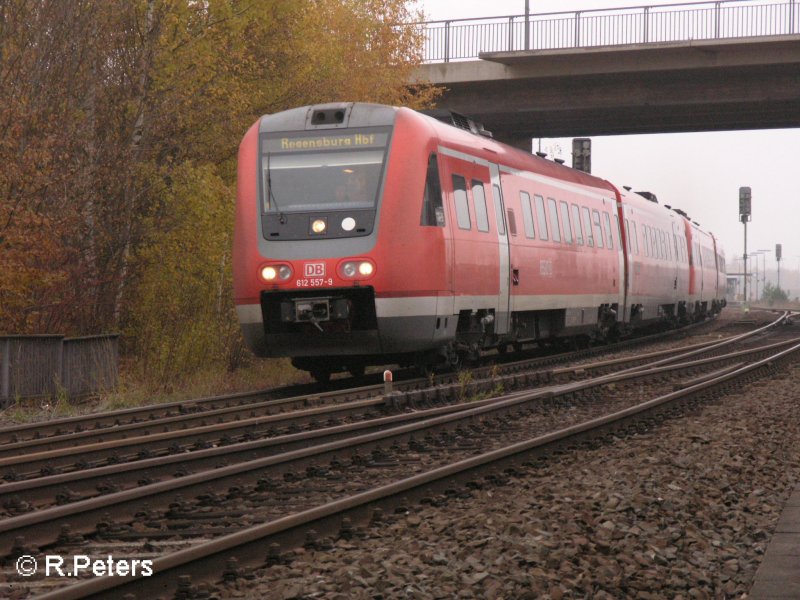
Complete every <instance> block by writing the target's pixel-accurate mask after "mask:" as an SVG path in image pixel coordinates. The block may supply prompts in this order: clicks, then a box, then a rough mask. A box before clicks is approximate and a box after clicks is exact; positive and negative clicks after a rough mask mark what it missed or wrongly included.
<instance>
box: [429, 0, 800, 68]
mask: <svg viewBox="0 0 800 600" xmlns="http://www.w3.org/2000/svg"><path fill="white" fill-rule="evenodd" d="M798 4H800V0H785V1H783V2H775V1H774V0H773V1H771V2H769V1H767V0H721V1H719V2H693V3H684V4H670V5H659V6H639V7H626V8H609V9H602V10H583V11H576V12H556V13H541V14H535V15H534V14H531V15H527V16H526V15H510V16H503V17H492V18H473V19H457V20H449V21H431V22H429V23H422V24H418V25H417V26H422V27H424V30H425V49H424V59H425V62H449V61H451V60H465V59H474V58H478V57H479V55H480V54H481V53H484V52H504V51H515V50H551V49H552V50H555V49H565V48H591V47H598V46H617V45H625V44H650V43H663V42H680V41H683V42H686V41H693V40H713V39H732V38H742V37H762V36H774V35H792V34H795V33H800V7H798Z"/></svg>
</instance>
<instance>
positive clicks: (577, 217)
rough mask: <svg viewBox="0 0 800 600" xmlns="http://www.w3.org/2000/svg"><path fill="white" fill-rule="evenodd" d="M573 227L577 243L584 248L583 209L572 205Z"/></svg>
mask: <svg viewBox="0 0 800 600" xmlns="http://www.w3.org/2000/svg"><path fill="white" fill-rule="evenodd" d="M572 227H573V233H574V234H575V235H574V237H575V241H576V242H578V245H580V246H583V230H582V229H581V209H579V208H578V205H577V204H573V205H572Z"/></svg>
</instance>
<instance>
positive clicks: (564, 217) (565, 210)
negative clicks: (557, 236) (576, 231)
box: [558, 200, 574, 244]
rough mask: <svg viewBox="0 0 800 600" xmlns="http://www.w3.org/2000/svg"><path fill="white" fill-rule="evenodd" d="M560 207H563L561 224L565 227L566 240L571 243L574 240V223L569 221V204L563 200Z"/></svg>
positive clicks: (559, 204)
mask: <svg viewBox="0 0 800 600" xmlns="http://www.w3.org/2000/svg"><path fill="white" fill-rule="evenodd" d="M558 208H560V209H561V226H562V227H563V228H564V241H565V242H566V243H567V244H571V243H572V240H573V237H574V236H573V235H572V224H571V223H570V221H569V206H568V205H567V203H566V202H564V201H563V200H562V201H561V202H559V203H558Z"/></svg>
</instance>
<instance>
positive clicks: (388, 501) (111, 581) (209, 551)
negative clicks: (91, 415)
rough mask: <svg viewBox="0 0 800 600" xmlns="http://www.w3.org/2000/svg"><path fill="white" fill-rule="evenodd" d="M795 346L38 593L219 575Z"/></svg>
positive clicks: (738, 373)
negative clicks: (129, 567)
mask: <svg viewBox="0 0 800 600" xmlns="http://www.w3.org/2000/svg"><path fill="white" fill-rule="evenodd" d="M798 351H800V344H797V345H795V346H793V347H791V348H788V349H785V350H782V351H781V352H778V353H776V354H774V355H771V356H769V357H767V358H764V359H761V360H759V361H757V362H755V363H752V364H749V365H746V366H743V367H740V368H739V369H737V370H735V371H733V372H729V373H726V374H723V375H721V376H719V377H718V378H716V379H713V380H709V381H704V382H701V383H697V384H696V385H693V386H691V387H688V388H685V389H682V390H678V391H674V392H671V393H668V394H665V395H662V396H659V397H657V398H654V399H651V400H648V401H646V402H643V403H641V404H639V405H636V406H634V407H630V408H627V409H624V410H620V411H617V412H615V413H612V414H610V415H606V416H604V417H601V418H598V419H593V420H591V421H586V422H584V423H581V424H578V425H574V426H572V427H568V428H565V429H562V430H560V431H556V432H553V433H551V434H547V435H544V436H539V437H536V438H533V439H530V440H527V441H524V442H519V443H515V444H512V445H509V446H506V447H504V448H501V449H497V450H493V451H491V452H487V453H483V454H481V455H478V456H475V457H472V458H469V459H466V460H462V461H459V462H457V463H453V464H450V465H447V466H444V467H439V468H436V469H433V470H430V471H428V472H425V473H420V474H417V475H414V476H412V477H408V478H406V479H403V480H400V481H397V482H394V483H391V484H388V485H384V486H380V487H377V488H374V489H372V490H369V491H366V492H362V493H360V494H356V495H353V496H351V497H348V498H343V499H340V500H336V501H333V502H330V503H328V504H325V505H322V506H319V507H316V508H313V509H310V510H306V511H302V512H300V513H296V514H293V515H289V516H286V517H284V518H280V519H276V520H274V521H271V522H269V523H264V524H261V525H257V526H254V527H250V528H248V529H245V530H242V531H239V532H236V533H233V534H229V535H226V536H224V537H221V538H218V539H215V540H212V541H209V542H206V543H203V544H199V545H196V546H193V547H191V548H187V549H184V550H180V551H178V552H174V553H172V554H169V555H166V556H163V557H161V558H156V559H155V560H154V561H153V565H152V568H153V574H152V576H150V577H142V576H128V577H101V578H97V579H93V580H89V581H85V582H81V583H77V584H74V585H71V586H69V587H67V588H63V589H60V590H57V591H54V592H52V593H48V594H45V595H43V596H41V600H53V599H56V598H59V599H62V600H70V599H73V598H75V599H77V598H119V597H120V596H121V595H122V594H125V593H130V594H135V596H132V597H139V598H146V597H152V595H153V594H155V595H160V594H163V593H164V592H165V591H166V590H174V589H175V588H176V587H177V585H178V582H179V581H180V580H181V579H182V578H185V577H186V574H187V572H189V571H191V572H193V573H200V574H201V575H203V576H204V577H205V578H208V576H209V574H214V576H216V577H219V576H220V575H221V574H222V573H223V572H224V570H225V569H226V568H228V567H229V566H230V559H231V557H232V556H233V557H235V558H236V560H237V565H238V566H242V565H262V564H264V563H265V562H266V559H267V558H268V557H265V549H266V548H271V551H270V555H273V554H275V546H274V545H275V544H279V543H280V544H283V546H284V547H286V546H290V545H295V544H298V543H300V542H301V541H302V539H303V538H304V536H305V534H306V533H307V531H308V530H310V529H312V528H313V529H315V530H316V531H320V530H326V531H327V530H331V529H334V530H335V528H336V527H337V526H338V525H339V524H340V523H341V522H342V520H343V519H344V518H345V517H347V518H351V517H352V518H359V517H362V518H363V516H364V515H365V514H367V509H368V507H370V506H375V505H376V504H381V505H382V506H387V505H388V506H396V505H397V503H398V502H406V501H407V498H408V497H410V496H411V495H419V494H420V493H430V490H431V489H441V488H442V487H450V488H452V487H454V486H455V485H457V484H459V483H462V482H464V481H467V480H470V479H474V477H476V476H477V474H480V473H481V472H484V471H485V470H486V469H497V468H498V467H499V466H501V465H505V464H509V463H510V464H512V465H513V464H516V463H518V462H520V461H523V460H525V458H526V457H528V456H530V455H531V453H534V452H535V453H541V452H546V451H547V450H548V449H551V448H554V447H557V446H563V445H565V444H567V443H569V442H570V441H574V440H579V439H582V438H584V437H586V436H593V435H597V434H598V432H604V431H608V430H612V431H618V430H619V429H620V428H621V427H622V426H624V425H626V424H629V423H630V422H632V421H636V420H639V419H642V418H643V417H645V416H648V415H653V414H658V413H660V412H663V411H664V410H665V409H667V408H668V407H669V406H670V405H673V404H676V403H679V402H686V401H689V399H690V398H692V397H693V396H694V395H696V394H701V393H703V392H708V391H709V390H712V389H713V388H715V387H717V386H720V385H722V384H724V383H727V382H732V381H734V380H736V379H739V378H741V377H744V376H747V375H750V374H754V373H755V372H756V370H758V369H764V368H772V367H774V366H775V364H776V363H778V362H779V361H782V360H784V359H787V358H788V357H790V356H792V355H793V354H795V353H797V352H798ZM423 490H424V491H423ZM184 583H185V580H184Z"/></svg>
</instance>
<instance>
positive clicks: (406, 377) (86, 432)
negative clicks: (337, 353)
mask: <svg viewBox="0 0 800 600" xmlns="http://www.w3.org/2000/svg"><path fill="white" fill-rule="evenodd" d="M717 326H719V324H718V323H717V322H716V321H713V320H712V321H704V322H701V323H696V324H693V325H690V326H688V327H685V328H683V329H681V330H680V331H678V332H675V331H669V332H662V333H656V334H652V335H647V336H643V337H637V338H633V339H630V340H626V341H623V342H619V343H617V344H614V345H610V346H598V347H592V348H587V349H583V350H577V351H572V352H562V353H557V354H553V353H552V352H550V353H547V354H542V353H541V352H538V351H535V352H534V351H530V352H528V351H526V352H520V353H516V352H515V353H509V354H505V355H501V356H498V355H496V354H490V355H488V356H487V357H485V361H486V365H485V366H483V367H477V368H475V369H474V372H475V373H476V377H485V376H486V374H488V373H489V372H490V371H494V372H496V373H498V374H503V373H505V372H513V371H515V370H520V369H534V368H537V367H539V368H542V369H545V368H547V367H550V366H557V365H559V364H567V363H571V362H574V361H576V360H581V359H588V358H591V357H593V356H596V355H601V354H604V353H607V352H609V351H611V352H619V351H624V350H625V349H626V348H640V347H642V346H646V345H647V344H650V343H654V342H660V341H663V340H665V339H669V338H672V337H675V336H676V334H678V335H679V336H680V335H684V336H685V335H688V334H690V333H696V332H699V331H703V330H710V329H712V328H714V327H717ZM518 357H519V358H518ZM395 375H396V376H397V382H396V384H395V387H396V388H397V389H398V390H407V389H417V388H421V387H426V386H430V385H432V384H434V385H446V384H449V383H454V382H456V381H457V379H458V374H453V373H444V374H440V375H438V376H435V377H433V376H431V377H416V376H414V371H413V370H411V369H406V370H401V371H399V372H398V373H396V374H395ZM354 383H360V384H361V385H357V386H355V387H354V386H353V384H354ZM382 392H383V383H382V382H381V380H380V376H379V375H377V374H376V375H371V376H366V377H364V378H361V379H354V378H348V379H340V380H334V381H332V382H331V383H330V384H329V385H328V386H324V387H323V386H320V385H318V384H303V385H292V386H286V387H282V388H277V389H273V390H261V391H255V392H244V393H236V394H227V395H221V396H212V397H207V398H198V399H194V400H183V401H178V402H169V403H164V404H154V405H147V406H141V407H134V408H126V409H121V410H115V411H107V412H102V413H96V414H87V415H80V416H74V417H65V418H59V419H51V420H48V421H45V422H33V423H24V424H19V425H11V426H5V427H0V452H8V453H18V452H19V451H20V450H24V451H25V452H36V451H39V450H41V449H47V448H54V447H56V446H58V445H59V444H62V445H70V442H69V440H75V442H74V444H75V445H81V444H85V443H87V442H88V441H90V440H98V439H102V440H103V441H107V440H109V439H114V438H115V437H131V436H132V435H134V434H135V433H137V432H140V433H141V432H144V433H145V434H147V433H149V432H154V431H157V430H159V429H161V430H163V428H165V427H168V426H169V425H170V424H171V423H190V422H195V423H202V422H203V421H204V420H205V421H206V422H223V421H226V420H227V421H231V420H237V419H242V418H248V417H254V416H267V415H273V414H279V413H282V412H288V411H294V410H299V409H303V408H309V407H316V406H325V405H330V404H338V403H341V402H345V401H350V400H358V399H362V398H369V397H374V396H376V395H379V394H381V393H382Z"/></svg>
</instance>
